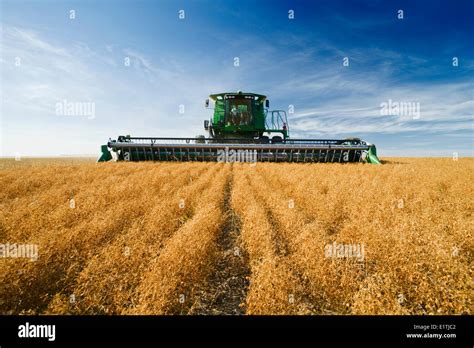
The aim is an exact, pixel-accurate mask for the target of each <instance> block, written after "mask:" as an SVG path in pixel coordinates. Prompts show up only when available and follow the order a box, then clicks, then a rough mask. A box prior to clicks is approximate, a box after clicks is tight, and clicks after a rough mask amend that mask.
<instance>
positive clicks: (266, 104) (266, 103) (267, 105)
mask: <svg viewBox="0 0 474 348" xmlns="http://www.w3.org/2000/svg"><path fill="white" fill-rule="evenodd" d="M265 107H266V108H269V107H270V100H268V99H267V100H265Z"/></svg>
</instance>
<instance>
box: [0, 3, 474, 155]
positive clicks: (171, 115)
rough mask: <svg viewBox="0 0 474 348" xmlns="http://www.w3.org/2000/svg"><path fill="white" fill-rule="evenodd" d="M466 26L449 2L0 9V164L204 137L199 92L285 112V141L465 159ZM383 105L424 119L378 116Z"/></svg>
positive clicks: (469, 76)
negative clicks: (120, 143) (122, 140)
mask: <svg viewBox="0 0 474 348" xmlns="http://www.w3.org/2000/svg"><path fill="white" fill-rule="evenodd" d="M71 10H73V11H75V18H74V19H71V18H70V15H71V12H70V11H71ZM180 10H184V15H185V18H184V19H180V18H179V11H180ZM289 10H293V11H294V19H289V18H288V11H289ZM398 10H403V17H404V18H403V19H399V18H398ZM473 16H474V1H448V0H446V1H433V0H430V1H413V0H410V1H408V0H406V1H349V0H347V1H312V2H310V1H302V0H298V1H296V0H294V1H258V2H257V1H230V0H229V1H219V2H217V1H128V0H127V1H124V0H119V1H112V0H109V1H104V0H102V1H100V0H96V1H21V0H19V1H18V0H17V1H4V0H1V12H0V22H1V25H2V32H1V56H0V59H1V62H0V63H1V71H0V74H1V99H2V106H1V142H0V143H1V146H0V151H1V152H0V155H3V156H13V155H15V154H20V155H22V156H55V155H61V154H70V155H73V154H74V155H80V154H96V153H98V152H99V145H101V144H103V143H105V142H106V141H107V140H108V138H109V137H112V138H116V136H118V135H120V134H132V135H135V136H195V135H198V134H204V130H203V129H202V128H203V127H202V125H203V120H204V119H208V118H209V117H210V115H211V111H209V110H206V109H205V108H204V100H205V99H206V98H207V96H208V95H209V94H211V93H219V92H223V91H236V90H239V89H240V90H243V91H251V92H255V93H261V94H265V95H267V96H268V97H269V99H270V103H271V109H284V110H287V111H289V106H290V105H292V106H293V109H294V113H292V114H289V115H288V118H289V123H290V130H291V135H292V136H293V137H306V138H310V137H313V138H343V137H348V136H357V137H361V138H363V139H365V140H367V141H369V142H372V143H375V144H376V145H377V148H378V150H379V153H380V154H381V156H382V157H383V156H452V154H453V152H457V153H458V154H459V156H473V155H474V142H473V132H474V21H473V20H472V18H473ZM235 57H238V58H239V63H240V64H239V66H238V67H236V66H234V58H235ZM345 57H347V58H348V59H349V66H344V65H343V62H344V58H345ZM453 57H457V58H458V63H459V64H458V66H453ZM126 59H127V61H128V62H130V64H129V65H126V64H125V60H126ZM389 100H391V101H392V103H410V105H413V106H418V107H419V114H413V113H410V112H400V111H399V112H397V111H395V110H392V112H391V113H389V114H383V113H382V112H381V109H382V108H381V105H383V103H388V102H389ZM64 101H66V102H74V103H93V105H94V116H93V117H92V116H90V115H89V116H87V115H75V116H67V115H61V114H58V112H57V105H58V103H63V102H64ZM180 105H182V106H184V113H180ZM181 110H182V109H181ZM414 110H415V109H414Z"/></svg>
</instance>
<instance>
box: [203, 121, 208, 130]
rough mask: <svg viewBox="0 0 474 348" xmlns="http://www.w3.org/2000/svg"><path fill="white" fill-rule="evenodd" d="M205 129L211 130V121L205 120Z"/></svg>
mask: <svg viewBox="0 0 474 348" xmlns="http://www.w3.org/2000/svg"><path fill="white" fill-rule="evenodd" d="M204 129H205V130H209V120H204Z"/></svg>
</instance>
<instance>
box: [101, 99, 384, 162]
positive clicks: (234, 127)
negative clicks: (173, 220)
mask: <svg viewBox="0 0 474 348" xmlns="http://www.w3.org/2000/svg"><path fill="white" fill-rule="evenodd" d="M209 97H210V99H212V100H213V101H214V104H215V107H214V115H213V117H212V119H211V120H205V121H204V129H205V130H206V131H207V132H208V133H209V136H208V137H207V138H206V137H205V136H204V135H200V136H197V137H195V138H149V137H131V136H129V135H127V136H123V135H121V136H119V137H118V138H117V140H109V142H108V143H107V145H102V155H101V156H100V157H99V159H98V162H105V161H110V160H112V159H116V160H118V161H221V162H231V161H232V162H234V161H235V162H255V161H267V162H342V163H345V162H367V163H376V164H380V161H379V159H378V158H377V153H376V149H375V145H373V144H369V143H367V142H365V141H362V140H360V139H358V138H349V139H342V140H337V139H291V138H290V129H289V126H288V120H287V118H286V112H285V111H283V110H274V111H269V110H268V108H269V104H270V103H269V101H268V99H267V98H266V96H264V95H261V94H255V93H242V92H241V91H238V92H237V93H220V94H211V95H210V96H209ZM206 107H209V99H207V100H206ZM109 149H110V150H112V151H113V152H114V153H115V155H114V156H112V153H111V152H110V150H109Z"/></svg>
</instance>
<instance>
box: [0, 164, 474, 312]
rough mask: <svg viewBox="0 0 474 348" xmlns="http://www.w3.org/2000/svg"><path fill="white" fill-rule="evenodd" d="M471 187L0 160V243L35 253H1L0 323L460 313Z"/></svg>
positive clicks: (463, 179)
mask: <svg viewBox="0 0 474 348" xmlns="http://www.w3.org/2000/svg"><path fill="white" fill-rule="evenodd" d="M473 182H474V159H472V158H468V159H465V158H461V159H459V160H457V161H454V160H452V159H447V158H444V159H443V158H422V159H414V158H410V159H409V158H390V159H387V160H386V161H385V164H384V165H382V166H376V165H368V164H288V163H257V165H254V166H252V165H250V164H243V163H233V164H230V163H227V164H223V163H171V162H170V163H93V162H92V161H91V160H88V159H55V160H49V159H26V160H22V161H18V162H17V161H15V160H7V159H4V160H0V187H1V190H0V245H2V244H3V245H7V244H8V245H13V244H14V245H35V246H37V248H38V249H37V250H38V258H37V259H35V260H32V259H28V258H25V257H10V256H9V257H5V255H3V257H1V258H0V314H18V313H20V314H33V313H38V314H65V313H71V314H329V315H332V314H472V308H473V292H472V291H473V289H472V276H473V268H472V262H473V236H472V232H473V215H472V213H473V197H474V195H473V184H472V183H473ZM333 246H334V247H336V246H339V247H342V248H346V249H344V250H345V251H344V252H343V253H339V252H337V253H336V252H335V250H339V251H340V250H341V249H336V248H333ZM328 248H333V249H330V250H332V251H333V252H332V254H331V253H328ZM347 248H353V249H350V250H358V252H359V253H358V254H355V253H352V254H351V253H350V252H347V250H349V249H347ZM0 256H1V255H0Z"/></svg>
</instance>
